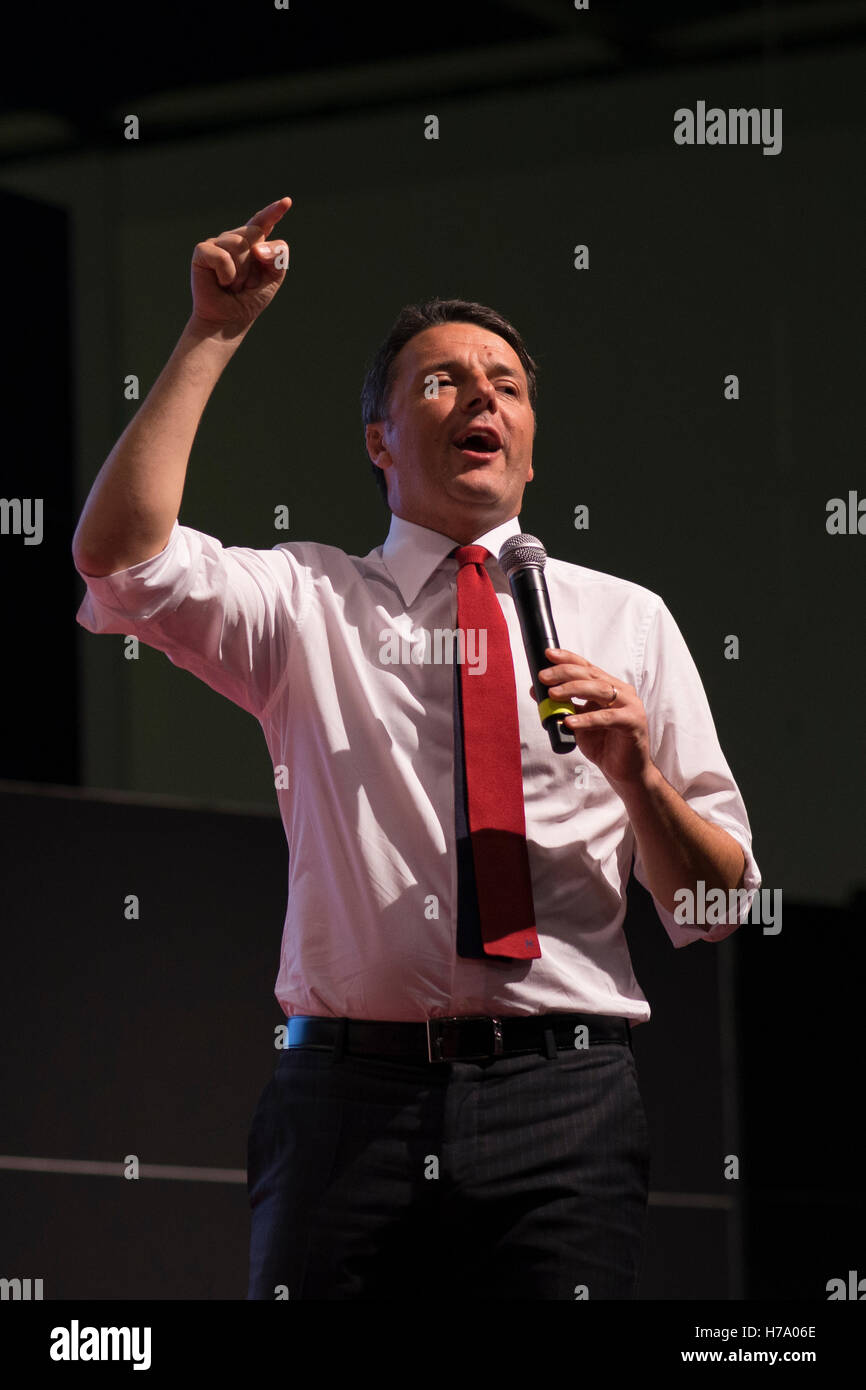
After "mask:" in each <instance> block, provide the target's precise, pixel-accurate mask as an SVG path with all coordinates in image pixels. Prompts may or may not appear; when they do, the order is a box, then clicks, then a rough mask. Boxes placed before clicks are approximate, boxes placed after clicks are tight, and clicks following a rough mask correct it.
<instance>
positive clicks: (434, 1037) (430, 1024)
mask: <svg viewBox="0 0 866 1390" xmlns="http://www.w3.org/2000/svg"><path fill="white" fill-rule="evenodd" d="M426 1023H427V1061H428V1062H448V1061H450V1060H452V1059H451V1058H449V1057H443V1056H442V1031H441V1030H442V1026H443V1025H444V1024H446V1023H489V1024H490V1025H491V1028H492V1038H493V1048H492V1050H491V1051H489V1052H464V1053H462V1054H461V1056H460V1058H458V1059H457V1060H458V1061H464V1060H465V1061H473V1060H477V1059H478V1058H481V1057H490V1056H493V1057H501V1056H502V1019H501V1018H492V1017H491V1016H490V1015H489V1014H452V1015H450V1016H449V1017H448V1018H428V1019H427V1020H426Z"/></svg>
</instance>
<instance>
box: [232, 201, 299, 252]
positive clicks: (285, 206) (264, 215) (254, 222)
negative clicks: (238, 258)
mask: <svg viewBox="0 0 866 1390" xmlns="http://www.w3.org/2000/svg"><path fill="white" fill-rule="evenodd" d="M291 206H292V200H291V198H288V197H287V198H278V199H277V201H276V202H275V203H268V206H267V207H266V208H261V209H260V211H259V212H256V213H254V214H253V216H252V217H251V218H250V220H249V222H248V223H247V224H246V226H245V227H244V228H242V229H241V230H242V231H243V232H244V233H245V234H246V235H247V239H248V240H249V241H250V242H254V241H259V240H261V238H262V237H268V236H270V234H271V232H272V231H273V229H274V227H275V226H276V225H277V223H278V222H279V220H280V218H281V217H283V216H284V215H285V214H286V213H287V212H288V210H289V208H290V207H291Z"/></svg>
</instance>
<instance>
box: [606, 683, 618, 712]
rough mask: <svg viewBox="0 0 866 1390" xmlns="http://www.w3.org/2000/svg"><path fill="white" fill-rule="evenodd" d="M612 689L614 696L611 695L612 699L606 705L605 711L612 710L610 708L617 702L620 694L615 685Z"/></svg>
mask: <svg viewBox="0 0 866 1390" xmlns="http://www.w3.org/2000/svg"><path fill="white" fill-rule="evenodd" d="M610 688H611V690H612V691H613V694H612V695H611V697H610V699H609V700H608V702H607V704H606V705H605V709H609V708H610V706H611V705H612V704H613V703H614V702H615V700H616V697H617V695H618V694H619V691H618V690H617V688H616V686H615V685H612V686H611V687H610Z"/></svg>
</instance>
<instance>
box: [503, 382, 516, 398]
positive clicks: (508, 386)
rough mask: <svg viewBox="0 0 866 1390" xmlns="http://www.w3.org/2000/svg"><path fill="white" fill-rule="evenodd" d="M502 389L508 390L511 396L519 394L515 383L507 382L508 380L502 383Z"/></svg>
mask: <svg viewBox="0 0 866 1390" xmlns="http://www.w3.org/2000/svg"><path fill="white" fill-rule="evenodd" d="M502 389H503V391H510V392H511V394H512V396H516V395H518V394H519V392H518V390H517V387H516V386H515V385H513V383H511V382H508V381H506V382H505V383H504V384H503V387H502Z"/></svg>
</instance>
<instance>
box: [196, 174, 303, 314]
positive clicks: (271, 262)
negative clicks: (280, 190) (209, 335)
mask: <svg viewBox="0 0 866 1390" xmlns="http://www.w3.org/2000/svg"><path fill="white" fill-rule="evenodd" d="M291 206H292V200H291V198H280V199H279V201H278V202H276V203H271V204H269V206H268V207H266V208H262V209H261V211H260V212H257V213H255V214H254V216H253V217H251V218H250V220H249V222H247V223H246V225H245V226H243V227H234V228H232V230H231V231H229V232H222V233H221V234H220V235H219V236H216V237H209V238H208V239H207V241H200V242H199V243H198V245H197V246H196V248H195V251H194V252H193V257H192V277H191V278H192V300H193V320H197V321H198V322H199V323H201V324H202V325H204V326H205V327H207V328H208V329H213V331H214V332H218V331H219V330H220V329H226V330H227V331H228V334H229V336H231V337H234V336H235V334H237V333H243V332H245V331H246V329H248V328H249V327H250V325H251V324H252V323H254V322H255V320H256V319H257V318H258V316H259V314H260V313H261V312H262V310H263V309H266V308H267V306H268V305H269V304H270V302H271V300H272V299H273V297H274V295H275V294H276V292H277V290H278V289H279V288H280V285H281V284H282V283H283V280H284V279H285V276H286V270H287V269H288V263H289V247H288V244H287V243H286V242H285V241H268V240H267V238H268V237H269V236H270V234H271V232H272V231H273V229H274V227H275V226H276V224H277V223H278V222H279V220H280V218H281V217H282V216H283V215H284V214H285V213H287V212H288V210H289V208H290V207H291Z"/></svg>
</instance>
